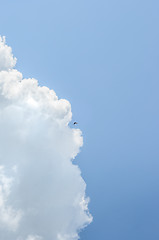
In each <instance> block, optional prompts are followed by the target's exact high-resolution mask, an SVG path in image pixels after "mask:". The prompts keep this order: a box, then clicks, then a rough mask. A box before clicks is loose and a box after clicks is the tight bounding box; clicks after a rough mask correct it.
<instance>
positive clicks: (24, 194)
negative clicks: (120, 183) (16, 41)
mask: <svg viewBox="0 0 159 240" xmlns="http://www.w3.org/2000/svg"><path fill="white" fill-rule="evenodd" d="M15 64H16V58H14V57H13V54H12V49H11V48H10V47H9V46H7V45H6V43H5V38H0V133H1V134H0V236H1V238H2V239H5V240H11V239H12V240H77V239H78V238H79V236H78V233H79V231H80V230H81V229H82V228H84V227H85V226H87V225H88V224H89V223H90V222H91V221H92V216H91V215H90V213H89V211H88V202H89V199H88V198H87V197H86V196H85V190H86V184H85V182H84V180H83V179H82V177H81V172H80V169H79V167H78V166H77V165H74V164H73V163H72V160H73V159H74V158H75V156H76V155H77V154H78V152H79V150H80V147H81V146H82V144H83V138H82V133H81V131H80V130H79V129H73V128H70V127H69V125H68V124H69V122H70V121H71V118H72V113H71V105H70V103H69V102H68V101H67V100H65V99H58V97H57V96H56V94H55V92H54V91H53V90H50V89H49V88H47V87H41V86H39V85H38V81H37V80H36V79H34V78H32V79H25V78H23V76H22V74H21V73H20V72H19V71H17V70H16V69H15V68H14V67H15Z"/></svg>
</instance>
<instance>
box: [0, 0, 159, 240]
mask: <svg viewBox="0 0 159 240" xmlns="http://www.w3.org/2000/svg"><path fill="white" fill-rule="evenodd" d="M158 12H159V2H158V1H154V0H151V1H147V0H145V1H143V0H141V1H137V0H134V1H131V0H129V1H126V0H120V1H117V0H113V1H107V0H98V1H95V0H91V1H90V0H88V1H84V0H82V1H75V0H74V1H73V0H68V1H64V0H61V1H54V0H52V1H51V0H50V1H49V0H45V1H41V0H39V1H37V0H34V1H31V0H28V1H20V0H19V1H17V0H15V1H8V0H6V1H3V2H2V3H1V23H0V34H1V35H5V36H6V38H7V44H9V45H10V46H12V49H13V53H14V55H15V56H16V57H17V59H18V61H17V69H18V70H19V71H21V72H22V73H23V75H24V77H34V78H36V79H38V80H39V83H40V85H45V86H48V87H49V88H53V89H54V90H55V92H56V93H57V95H58V96H59V97H60V98H66V99H68V100H69V101H70V102H71V105H72V112H73V120H76V121H78V122H79V127H80V129H81V130H82V131H83V136H84V146H83V148H82V151H81V153H80V154H79V155H78V156H77V158H76V162H77V163H78V165H79V166H80V168H81V171H82V176H83V178H84V179H85V181H86V183H87V195H88V196H90V198H91V202H90V204H89V209H90V212H91V213H92V215H93V217H94V221H93V223H92V224H91V225H90V226H88V227H87V228H86V229H85V230H84V231H83V232H82V233H81V234H80V235H81V239H82V240H90V239H91V240H95V239H108V240H134V239H135V240H141V239H144V240H150V239H154V240H156V239H158V238H159V227H158V226H159V174H158V171H159V148H158V144H159V127H158V123H159V107H158V102H159V94H158V89H159V68H158V63H159V47H158V43H159V30H158V24H159V14H158Z"/></svg>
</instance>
